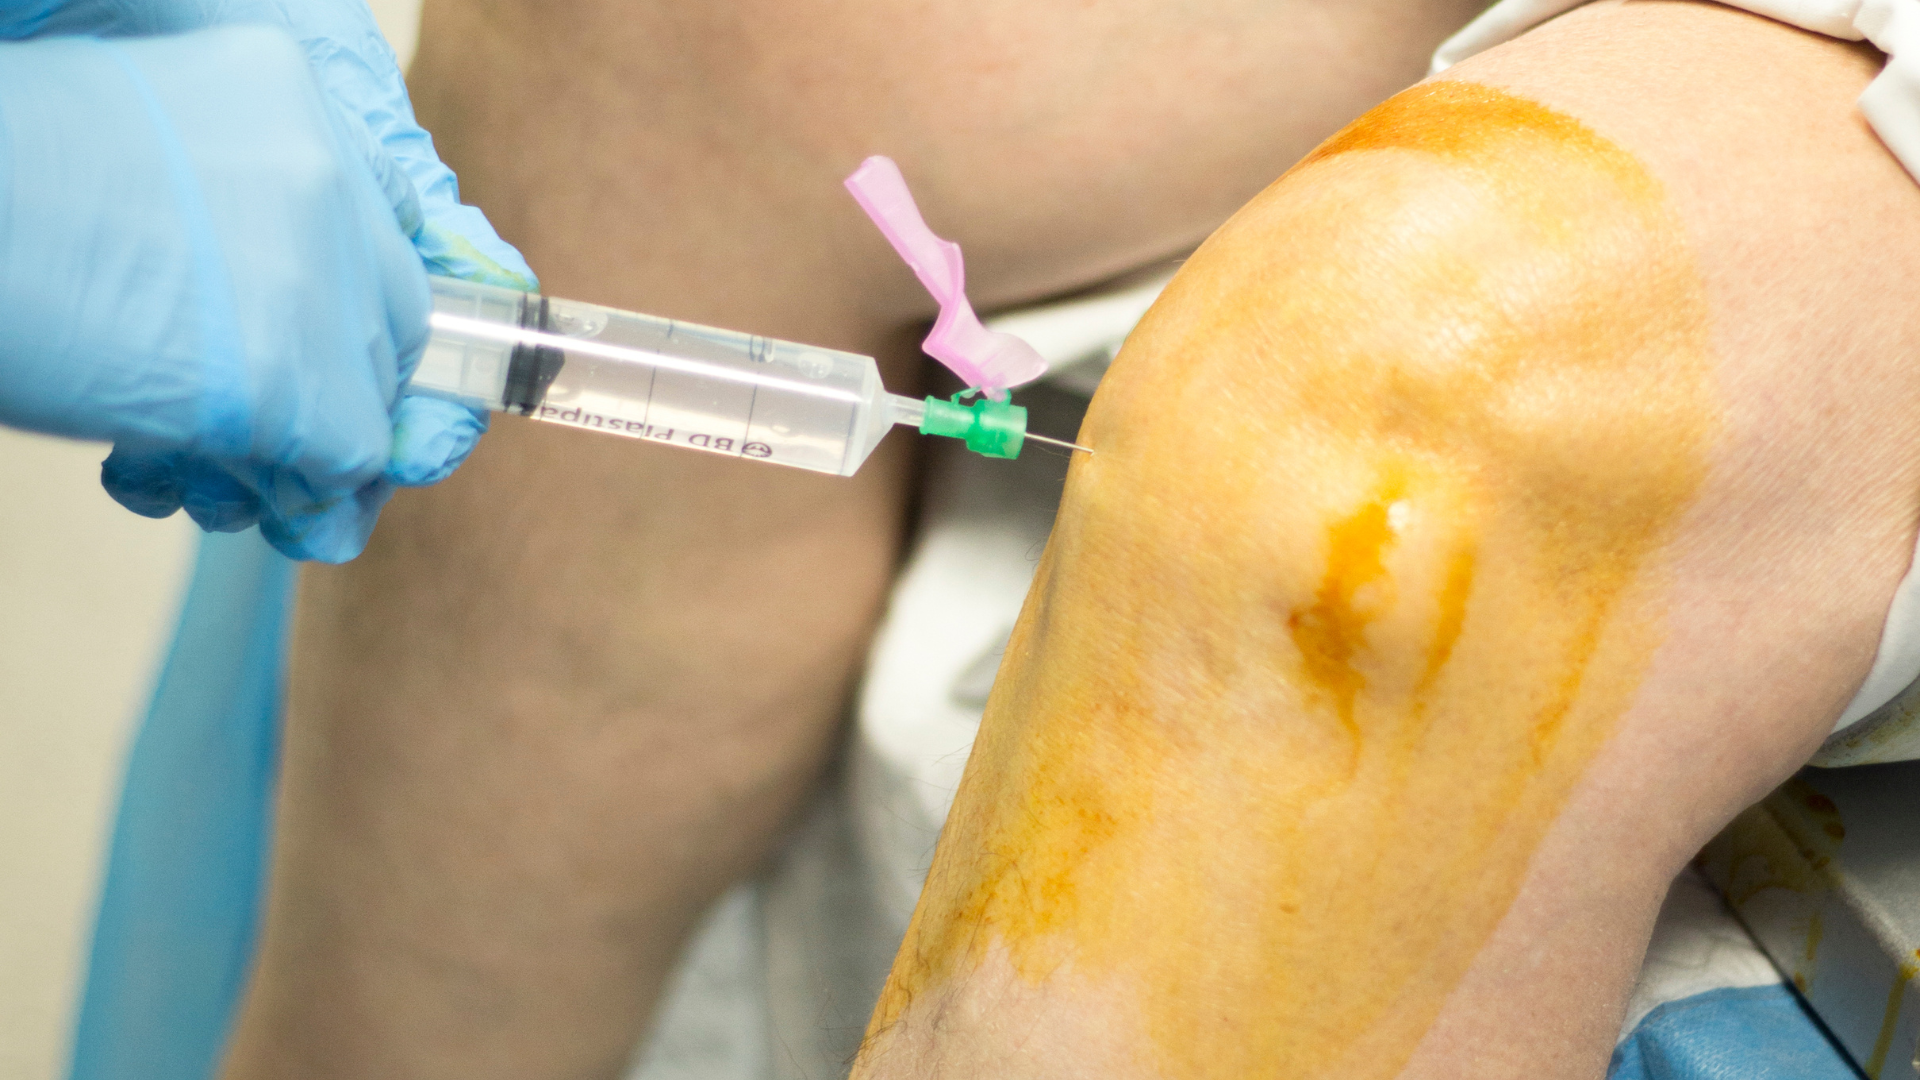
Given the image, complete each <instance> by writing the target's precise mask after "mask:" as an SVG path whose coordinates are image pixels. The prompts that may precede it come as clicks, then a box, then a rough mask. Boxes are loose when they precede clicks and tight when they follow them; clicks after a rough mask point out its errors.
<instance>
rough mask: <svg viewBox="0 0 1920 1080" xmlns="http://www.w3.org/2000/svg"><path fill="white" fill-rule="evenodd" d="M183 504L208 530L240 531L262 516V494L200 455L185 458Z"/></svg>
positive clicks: (180, 471) (181, 472) (181, 470)
mask: <svg viewBox="0 0 1920 1080" xmlns="http://www.w3.org/2000/svg"><path fill="white" fill-rule="evenodd" d="M175 475H177V476H178V477H179V478H180V505H181V508H182V509H184V510H185V511H186V512H187V516H188V517H190V518H192V519H193V523H194V524H195V525H198V526H200V527H201V528H202V529H205V530H206V531H208V532H240V531H241V530H243V529H247V528H251V527H252V526H253V524H254V523H255V522H257V521H259V520H260V509H261V503H260V496H259V495H258V494H256V493H255V492H254V491H253V490H252V489H250V488H248V487H247V485H246V484H244V483H242V482H241V481H240V480H239V478H237V477H235V476H234V475H233V474H232V473H229V472H227V471H226V470H225V469H223V468H221V467H220V466H218V465H216V464H214V463H213V462H211V461H209V460H207V459H205V458H199V457H187V458H183V459H182V461H181V463H180V467H179V469H177V470H176V472H175Z"/></svg>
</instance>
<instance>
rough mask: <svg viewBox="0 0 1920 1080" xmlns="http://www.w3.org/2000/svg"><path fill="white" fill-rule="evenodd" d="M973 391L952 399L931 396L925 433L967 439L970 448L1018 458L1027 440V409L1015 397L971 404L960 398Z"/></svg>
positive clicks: (922, 426)
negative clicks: (1012, 399) (964, 402)
mask: <svg viewBox="0 0 1920 1080" xmlns="http://www.w3.org/2000/svg"><path fill="white" fill-rule="evenodd" d="M969 393H972V391H966V390H963V391H961V392H960V393H958V394H955V395H953V400H952V401H942V400H940V399H939V398H935V397H930V398H928V399H927V415H926V418H925V419H923V420H921V421H920V432H921V434H923V435H945V436H946V437H947V438H949V439H965V440H966V443H967V449H969V450H971V451H973V452H974V453H976V454H983V455H985V456H987V457H996V458H1008V459H1012V458H1017V457H1019V456H1020V446H1021V444H1022V443H1024V442H1026V440H1027V410H1025V409H1023V408H1021V407H1020V406H1018V405H1015V404H1014V403H1013V402H1012V401H1011V400H1007V401H993V400H990V399H988V398H986V397H980V398H976V399H975V400H974V402H973V403H972V404H970V405H968V404H963V403H961V401H960V399H961V398H962V397H965V396H966V395H967V394H969Z"/></svg>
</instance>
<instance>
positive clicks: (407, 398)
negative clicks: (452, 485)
mask: <svg viewBox="0 0 1920 1080" xmlns="http://www.w3.org/2000/svg"><path fill="white" fill-rule="evenodd" d="M486 430H487V414H486V413H484V412H482V411H480V410H478V409H470V408H468V407H466V406H465V405H457V404H455V403H453V402H451V401H447V400H445V399H443V398H435V397H422V396H415V395H411V394H408V395H403V396H402V397H401V398H400V404H399V405H398V406H397V407H396V408H395V409H394V413H393V457H392V458H391V459H390V460H389V461H388V462H387V479H388V480H391V481H393V482H394V483H396V484H399V485H400V486H401V487H425V486H426V485H428V484H437V483H439V482H440V481H442V480H445V479H446V478H447V477H448V476H449V475H450V474H452V472H453V470H455V469H457V468H459V467H460V463H461V462H463V461H465V460H467V455H468V454H471V453H472V452H473V448H474V446H475V445H476V444H478V443H479V441H480V436H481V435H483V434H485V433H486Z"/></svg>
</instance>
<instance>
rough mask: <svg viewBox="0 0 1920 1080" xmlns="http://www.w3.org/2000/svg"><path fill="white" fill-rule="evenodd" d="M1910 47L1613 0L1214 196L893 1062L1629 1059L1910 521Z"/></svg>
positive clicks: (1916, 465)
mask: <svg viewBox="0 0 1920 1080" xmlns="http://www.w3.org/2000/svg"><path fill="white" fill-rule="evenodd" d="M1875 68H1876V58H1875V57H1873V56H1872V55H1871V54H1870V53H1866V52H1863V51H1861V50H1859V49H1856V48H1853V47H1850V46H1846V45H1843V44H1840V43H1837V42H1834V41H1831V40H1828V39H1823V38H1817V37H1814V36H1812V35H1807V34H1803V33H1800V32H1798V31H1794V30H1790V29H1787V28H1784V27H1782V26H1780V25H1779V24H1776V23H1771V22H1768V21H1766V20H1762V19H1758V18H1755V17H1752V16H1748V15H1745V14H1740V13H1735V12H1732V11H1729V10H1728V9H1724V8H1719V7H1716V6H1713V5H1705V4H1693V3H1668V2H1661V3H1629V4H1606V5H1596V6H1594V7H1590V8H1586V9H1582V10H1581V11H1579V12H1577V13H1575V14H1573V15H1569V16H1567V17H1565V18H1563V19H1562V20H1559V21H1557V22H1555V23H1553V24H1550V25H1549V26H1548V27H1546V28H1544V29H1543V30H1541V31H1539V32H1537V33H1536V34H1534V35H1532V36H1530V37H1528V38H1525V39H1522V40H1521V41H1520V42H1517V43H1515V44H1514V45H1513V46H1511V47H1509V48H1507V49H1505V50H1501V51H1498V52H1495V53H1492V54H1489V55H1488V56H1486V57H1484V58H1481V59H1480V60H1477V61H1475V62H1473V63H1470V64H1467V65H1463V66H1462V67H1461V68H1459V69H1457V70H1456V72H1455V73H1452V74H1451V75H1450V80H1449V81H1441V82H1438V83H1434V84H1431V85H1429V86H1425V87H1421V88H1418V89H1416V90H1414V91H1410V92H1408V93H1407V94H1405V95H1403V96H1401V97H1399V98H1396V99H1395V100H1394V101H1392V102H1389V103H1388V104H1387V105H1384V106H1382V107H1381V108H1380V109H1378V110H1375V112H1373V113H1372V114H1370V115H1369V117H1367V118H1365V119H1363V120H1362V121H1361V122H1359V123H1357V124H1356V125H1354V127H1353V128H1351V129H1349V130H1348V131H1347V132H1345V133H1343V134H1342V135H1341V136H1337V137H1336V138H1335V139H1333V140H1331V141H1330V142H1329V144H1328V145H1327V146H1326V147H1324V148H1323V149H1322V150H1321V151H1318V152H1316V153H1315V155H1313V156H1312V157H1311V158H1309V159H1308V161H1307V162H1306V163H1305V164H1303V165H1302V166H1301V167H1299V168H1298V169H1296V170H1295V171H1293V172H1292V173H1290V174H1289V175H1288V176H1286V177H1285V178H1283V179H1282V180H1280V181H1279V182H1278V183H1276V184H1275V185H1274V186H1273V187H1272V188H1270V189H1269V190H1268V191H1267V192H1265V193H1264V194H1263V195H1261V196H1260V197H1259V198H1257V199H1256V200H1254V202H1252V203H1251V204H1249V206H1248V207H1247V208H1245V209H1244V210H1243V211H1242V212H1241V213H1240V214H1239V215H1237V216H1236V217H1235V218H1234V219H1233V221H1231V222H1229V223H1228V224H1227V225H1226V226H1225V227H1223V228H1222V229H1221V230H1220V231H1219V232H1218V233H1216V234H1215V235H1214V237H1213V238H1212V239H1210V240H1209V241H1208V242H1207V244H1206V245H1205V246H1203V247H1202V248H1201V249H1200V251H1199V252H1197V253H1196V254H1195V255H1194V257H1193V258H1192V259H1191V260H1190V261H1189V262H1188V263H1187V265H1186V267H1185V268H1184V269H1183V271H1182V273H1181V275H1180V276H1179V277H1177V278H1176V279H1175V281H1174V282H1173V284H1172V285H1171V286H1170V287H1169V289H1168V291H1167V293H1166V294H1165V295H1164V296H1163V298H1162V300H1161V302H1160V304H1159V305H1158V306H1157V307H1156V308H1155V310H1154V311H1153V312H1152V313H1151V314H1149V315H1148V317H1147V320H1146V321H1145V322H1144V323H1143V324H1142V325H1141V327H1140V329H1139V330H1137V331H1136V332H1135V334H1134V335H1133V337H1132V338H1131V339H1130V340H1129V343H1128V346H1127V350H1126V352H1125V353H1123V355H1122V356H1121V357H1120V358H1119V359H1118V360H1117V361H1116V363H1115V365H1114V367H1113V369H1112V371H1111V372H1110V373H1109V375H1108V377H1107V381H1106V383H1105V384H1104V385H1103V386H1102V388H1101V391H1100V394H1099V396H1098V397H1097V398H1096V399H1095V401H1094V403H1093V407H1092V410H1091V412H1090V413H1089V415H1088V419H1087V423H1086V426H1085V428H1084V429H1083V431H1082V441H1086V442H1090V443H1091V444H1092V445H1093V447H1094V448H1095V451H1096V453H1095V454H1094V455H1093V456H1091V457H1087V456H1079V457H1077V458H1076V460H1075V462H1074V466H1073V471H1072V473H1071V475H1070V477H1069V479H1068V484H1067V489H1066V494H1065V500H1064V503H1063V506H1062V509H1061V513H1060V517H1059V520H1058V523H1057V525H1056V527H1055V531H1054V534H1053V538H1052V540H1051V541H1050V544H1049V547H1048V550H1047V553H1046V555H1045V557H1044V559H1043V562H1042V565H1041V569H1040V573H1039V576H1038V579H1037V580H1036V583H1035V586H1034V589H1033V591H1032V593H1031V594H1030V595H1029V597H1028V602H1027V607H1026V610H1025V612H1024V614H1023V616H1022V619H1021V623H1020V626H1019V628H1018V629H1017V630H1016V632H1015V635H1014V639H1013V641H1012V643H1011V644H1010V645H1009V647H1008V650H1007V661H1006V664H1005V666H1004V667H1003V668H1002V671H1001V675H1000V680H999V682H998V683H997V684H996V686H995V690H994V696H993V699H992V701H991V703H990V705H989V707H988V712H987V716H986V719H985V721H984V723H983V726H982V728H981V734H980V738H979V741H978V742H977V743H976V744H975V748H974V752H973V756H972V758H971V759H970V760H969V763H968V771H967V775H966V779H965V781H964V782H963V784H962V787H961V790H960V792H959V797H958V800H957V802H956V804H955V806H954V809H953V813H952V816H951V817H950V818H949V821H948V824H947V829H946V831H945V833H944V834H943V836H942V840H941V845H940V848H939V851H938V853H937V855H936V858H935V862H934V866H933V870H932V874H931V876H930V878H929V881H928V885H927V890H926V892H925V893H924V894H923V896H922V899H921V903H920V906H919V909H918V911H917V912H916V915H915V918H914V924H913V928H912V929H911V930H910V931H909V933H908V937H907V941H906V942H905V944H904V945H903V946H902V949H901V952H900V954H899V956H898V958H897V960H896V964H895V967H894V971H893V975H892V978H891V980H890V982H889V984H888V989H887V992H886V994H885V995H884V996H883V999H882V1001H881V1004H880V1007H879V1009H878V1010H877V1011H876V1014H875V1016H874V1020H873V1024H872V1026H871V1028H870V1029H869V1042H868V1045H867V1047H866V1049H865V1051H864V1052H863V1055H862V1059H861V1061H860V1063H859V1064H858V1065H857V1066H856V1068H855V1076H856V1077H858V1078H860V1080H883V1078H889V1080H890V1078H909V1077H913V1078H918V1077H928V1076H940V1077H974V1076H979V1077H986V1076H991V1077H995V1078H996V1080H1016V1078H1025V1077H1034V1078H1042V1077H1044V1078H1046V1080H1072V1078H1080V1077H1085V1078H1089V1080H1091V1078H1095V1077H1098V1078H1100V1080H1115V1078H1122V1080H1125V1078H1134V1077H1139V1078H1149V1077H1151V1078H1176V1080H1197V1078H1203V1077H1204V1078H1219V1080H1240V1078H1244V1077H1250V1076H1285V1077H1289V1078H1300V1080H1320V1078H1326V1080H1331V1078H1336V1077H1337V1078H1340V1080H1367V1078H1379V1080H1386V1078H1390V1077H1407V1078H1411V1077H1419V1078H1422V1080H1426V1078H1440V1077H1448V1078H1452V1077H1458V1078H1463V1080H1464V1078H1473V1080H1504V1078H1515V1080H1518V1078H1521V1077H1527V1078H1543V1077H1554V1078H1566V1080H1573V1078H1586V1080H1592V1078H1595V1077H1598V1076H1600V1075H1601V1073H1602V1072H1603V1070H1604V1068H1605V1063H1606V1055H1607V1051H1608V1050H1609V1049H1610V1047H1611V1045H1612V1039H1613V1036H1614V1034H1615V1033H1616V1032H1617V1030H1618V1023H1619V1018H1620V1013H1621V1009H1622V1007H1623V1005H1624V1001H1625V998H1626V994H1627V991H1628V989H1629V987H1630V985H1631V981H1632V976H1633V973H1634V971H1635V969H1636V968H1637V966H1638V961H1639V958H1640V955H1641V953H1642V952H1643V950H1644V948H1645V945H1646V941H1647V935H1648V931H1649V929H1650V925H1651V921H1652V918H1653V915H1654V912H1655V910H1656V908H1657V906H1658V903H1659V901H1660V899H1661V897H1662V895H1663V894H1664V892H1665V890H1666V888H1667V885H1668V882H1669V881H1670V880H1671V878H1672V876H1673V874H1674V873H1675V871H1676V870H1678V869H1679V867H1680V866H1681V865H1682V864H1683V861H1684V860H1685V859H1686V858H1687V857H1689V856H1690V855H1691V854H1692V853H1693V852H1694V851H1696V850H1697V849H1698V847H1699V846H1700V844H1701V843H1702V842H1704V841H1705V840H1706V839H1707V838H1708V837H1710V836H1711V835H1712V834H1713V832H1714V831H1715V830H1716V829H1717V828H1719V827H1720V826H1721V825H1722V824H1724V823H1725V822H1726V821H1727V820H1728V819H1729V818H1730V817H1731V816H1732V815H1733V814H1734V813H1736V812H1737V811H1738V810H1739V809H1740V808H1741V807H1743V806H1744V805H1746V804H1747V803H1749V802H1751V801H1752V800H1754V799H1756V798H1757V797H1759V796H1760V795H1762V794H1763V793H1764V792H1765V791H1766V790H1767V789H1768V788H1769V787H1771V786H1772V785H1774V784H1776V783H1778V782H1779V781H1780V780H1782V779H1784V778H1785V776H1786V775H1787V774H1788V773H1789V772H1790V771H1791V770H1792V769H1793V768H1795V767H1796V766H1797V765H1798V764H1799V763H1800V762H1802V761H1804V760H1805V759H1806V757H1807V756H1808V755H1809V754H1810V753H1811V752H1812V750H1813V749H1814V747H1815V746H1817V745H1818V743H1819V741H1820V739H1821V738H1822V737H1823V736H1824V735H1825V733H1826V731H1827V728H1828V727H1829V726H1830V725H1831V723H1832V722H1833V719H1834V718H1835V717H1836V716H1837V715H1838V713H1839V710H1840V709H1841V707H1842V706H1843V705H1844V704H1845V702H1846V701H1847V699H1848V697H1849V696H1850V695H1851V694H1852V692H1853V690H1854V688H1855V687H1856V686H1857V685H1858V684H1859V682H1860V680H1861V678H1862V677H1863V676H1864V675H1865V673H1866V670H1867V667H1868V664H1869V662H1870V660H1871V658H1872V654H1873V645H1874V641H1875V639H1876V636H1877V632H1878V630H1879V628H1880V624H1881V620H1882V619H1883V617H1884V615H1885V612H1886V607H1887V603H1888V600H1889V598H1890V596H1891V594H1892V590H1893V587H1894V584H1895V582H1896V581H1897V580H1898V579H1899V577H1900V574H1901V571H1902V570H1903V569H1904V568H1905V567H1906V564H1907V562H1908V558H1909V556H1910V554H1911V552H1912V549H1913V540H1914V528H1915V520H1916V516H1920V437H1916V436H1915V435H1914V434H1913V433H1912V432H1911V430H1910V426H1909V425H1907V424H1905V423H1904V422H1903V420H1902V417H1904V416H1906V415H1908V414H1909V413H1910V412H1911V410H1913V409H1915V408H1920V376H1916V374H1915V372H1914V370H1913V367H1912V365H1911V362H1910V357H1911V356H1912V355H1913V354H1914V350H1915V348H1916V345H1920V314H1916V309H1915V307H1914V305H1913V304H1912V303H1911V302H1910V294H1911V290H1912V287H1913V283H1914V282H1915V281H1920V254H1916V252H1920V188H1916V186H1915V184H1914V182H1913V180H1912V179H1911V178H1910V177H1908V176H1907V175H1906V174H1905V173H1904V172H1903V171H1902V170H1901V169H1900V168H1899V166H1898V165H1897V163H1895V162H1894V161H1893V160H1892V158H1891V157H1890V155H1888V154H1887V153H1886V152H1885V150H1884V148H1882V147H1881V146H1880V145H1879V144H1878V143H1877V141H1876V140H1875V139H1874V138H1873V136H1872V134H1871V133H1870V132H1869V131H1867V130H1866V129H1865V127H1864V125H1863V124H1862V123H1861V122H1860V120H1859V118H1858V116H1857V115H1856V114H1855V112H1854V110H1853V99H1854V97H1855V95H1857V94H1858V92H1859V91H1860V89H1861V88H1862V87H1863V86H1864V85H1865V83H1866V81H1867V79H1868V78H1869V77H1871V75H1872V73H1873V71H1874V70H1875ZM1455 78H1457V79H1459V80H1478V82H1477V83H1472V82H1460V81H1451V80H1452V79H1455ZM1869 433H1871V434H1869Z"/></svg>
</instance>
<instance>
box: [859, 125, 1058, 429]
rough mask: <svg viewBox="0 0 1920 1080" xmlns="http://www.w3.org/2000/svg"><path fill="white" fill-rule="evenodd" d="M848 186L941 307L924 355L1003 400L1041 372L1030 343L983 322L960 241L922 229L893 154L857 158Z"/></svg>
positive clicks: (1043, 366)
mask: <svg viewBox="0 0 1920 1080" xmlns="http://www.w3.org/2000/svg"><path fill="white" fill-rule="evenodd" d="M847 190H848V191H851V192H853V197H854V200H855V201H857V202H858V203H859V204H860V208H861V209H862V210H865V211H866V212H867V216H868V217H870V218H872V219H873V223H874V224H875V225H878V226H880V232H881V233H882V234H883V235H885V236H886V238H887V242H888V243H891V244H892V245H893V250H895V251H897V252H899V253H900V257H901V258H902V259H905V260H906V261H907V265H908V266H910V267H912V268H913V273H914V276H916V277H918V278H919V279H920V284H922V285H925V286H926V287H927V291H928V292H930V293H932V294H933V298H934V300H935V301H937V302H938V303H939V304H940V317H939V318H938V319H936V320H934V324H933V332H932V333H930V334H928V335H927V340H926V342H925V343H924V344H923V345H922V346H921V347H922V348H924V349H926V351H927V355H929V356H931V357H933V358H934V359H935V360H938V361H940V362H941V363H943V364H945V365H947V367H949V368H951V369H952V370H953V373H954V374H955V375H958V376H960V377H961V378H962V379H965V380H966V381H967V385H968V386H973V387H978V388H979V389H982V390H986V391H988V392H990V393H991V394H992V395H993V396H994V397H1004V396H1005V395H1004V393H1002V392H1003V391H1005V390H1006V389H1008V388H1009V387H1014V386H1019V385H1020V384H1021V383H1027V382H1032V381H1033V380H1035V379H1037V378H1039V377H1040V376H1042V375H1044V374H1046V372H1047V362H1046V361H1045V360H1043V359H1041V358H1040V354H1039V353H1037V352H1035V351H1034V349H1033V346H1031V345H1029V344H1027V343H1026V342H1025V341H1022V340H1021V339H1019V338H1017V337H1014V336H1013V335H1012V334H1003V333H1000V332H999V331H996V330H989V329H987V328H986V327H984V326H982V325H980V317H979V316H978V315H975V314H974V313H973V305H972V304H970V303H968V302H967V271H966V265H965V263H963V262H962V261H961V259H960V245H959V244H956V243H953V242H952V241H949V240H942V239H940V238H939V237H938V236H935V235H934V233H933V230H932V229H929V228H928V227H927V223H926V220H925V219H924V218H922V217H921V216H920V208H919V207H918V206H916V205H914V202H913V194H912V193H911V192H909V191H908V190H907V180H906V177H904V176H901V175H900V167H899V166H898V165H895V164H894V163H893V160H892V159H891V158H884V157H880V156H878V155H875V156H874V157H870V158H868V159H867V160H865V161H863V162H861V163H860V167H859V168H858V169H855V170H854V172H853V175H852V176H849V177H847Z"/></svg>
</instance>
